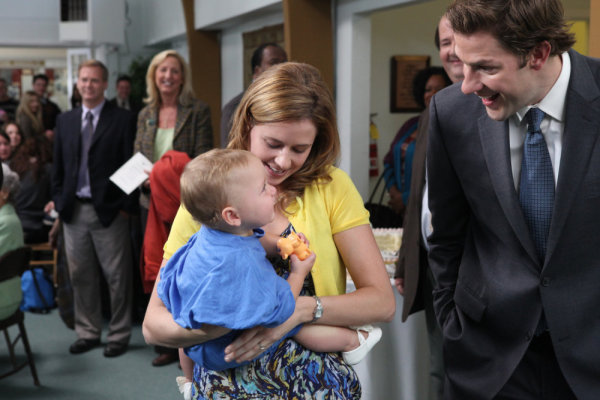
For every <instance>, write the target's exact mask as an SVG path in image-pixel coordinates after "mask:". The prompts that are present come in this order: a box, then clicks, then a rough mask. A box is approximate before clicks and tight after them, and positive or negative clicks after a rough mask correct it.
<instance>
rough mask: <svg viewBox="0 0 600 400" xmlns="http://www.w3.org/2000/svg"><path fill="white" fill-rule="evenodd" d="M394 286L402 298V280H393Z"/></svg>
mask: <svg viewBox="0 0 600 400" xmlns="http://www.w3.org/2000/svg"><path fill="white" fill-rule="evenodd" d="M394 285H395V286H396V289H397V290H398V293H400V294H401V295H402V296H404V278H396V279H394Z"/></svg>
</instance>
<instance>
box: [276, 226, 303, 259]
mask: <svg viewBox="0 0 600 400" xmlns="http://www.w3.org/2000/svg"><path fill="white" fill-rule="evenodd" d="M277 247H278V248H279V254H280V255H281V258H283V259H284V260H286V259H287V258H288V257H289V256H290V255H292V254H295V255H296V256H297V257H298V258H299V259H300V260H305V259H306V257H308V256H309V255H310V253H311V251H310V249H309V248H308V246H307V245H306V244H305V243H304V242H303V241H302V240H300V237H298V235H296V234H295V233H294V232H291V233H290V234H289V235H288V236H287V237H282V238H280V239H279V240H278V241H277Z"/></svg>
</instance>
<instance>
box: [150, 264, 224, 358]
mask: <svg viewBox="0 0 600 400" xmlns="http://www.w3.org/2000/svg"><path fill="white" fill-rule="evenodd" d="M166 262H167V260H165V259H163V262H162V264H161V268H162V267H163V266H164V265H165V264H166ZM159 280H160V272H159V275H158V277H157V278H156V283H155V284H154V289H152V295H151V296H150V301H149V303H148V308H147V309H146V316H145V317H144V323H143V325H142V333H143V334H144V339H145V340H146V343H148V344H154V345H159V346H166V347H188V346H192V345H195V344H198V343H204V342H206V341H208V340H211V339H214V338H217V337H219V336H223V335H224V334H226V333H227V332H229V329H227V328H223V327H220V326H214V325H208V324H205V325H203V328H202V329H185V328H183V327H181V326H179V325H178V324H177V323H176V322H175V321H174V320H173V317H172V316H171V313H170V312H169V310H167V307H165V305H164V303H163V302H162V300H161V299H160V297H158V293H157V292H156V287H157V285H158V282H159Z"/></svg>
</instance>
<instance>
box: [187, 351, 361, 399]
mask: <svg viewBox="0 0 600 400" xmlns="http://www.w3.org/2000/svg"><path fill="white" fill-rule="evenodd" d="M360 397H361V389H360V382H359V381H358V376H357V375H356V373H355V372H354V370H353V369H352V367H350V366H349V365H347V364H345V363H344V361H343V360H342V357H341V355H340V354H339V353H316V352H313V351H310V350H308V349H306V348H305V347H303V346H301V345H300V344H298V343H296V342H295V341H294V340H292V339H287V340H284V341H282V342H281V343H280V345H279V347H278V348H277V349H276V350H275V351H273V352H271V354H267V355H265V356H263V357H261V358H259V359H256V360H254V361H252V362H251V363H249V364H245V365H243V366H241V367H238V368H234V369H228V370H225V371H210V370H207V369H204V368H202V367H199V366H198V365H196V366H195V367H194V395H193V398H194V399H206V400H217V399H218V400H225V399H269V400H304V399H307V400H308V399H322V400H359V399H360Z"/></svg>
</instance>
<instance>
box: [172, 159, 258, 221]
mask: <svg viewBox="0 0 600 400" xmlns="http://www.w3.org/2000/svg"><path fill="white" fill-rule="evenodd" d="M253 157H255V156H254V155H252V153H250V152H249V151H241V150H232V149H213V150H210V151H207V152H206V153H202V154H201V155H199V156H197V157H196V158H194V159H193V160H192V161H190V162H189V163H187V165H186V166H185V169H184V170H183V173H182V174H181V179H180V184H181V185H180V186H181V202H182V203H183V206H184V207H185V208H186V209H187V210H188V211H189V213H190V214H191V215H192V217H194V219H195V220H197V221H198V222H200V223H201V224H202V225H206V226H208V227H210V228H216V229H218V228H219V227H220V226H221V225H222V224H223V218H222V216H221V211H222V210H223V208H225V207H226V206H227V205H228V204H227V203H228V200H229V197H228V193H230V192H231V187H232V186H233V185H243V183H242V182H239V181H238V180H236V179H235V176H234V174H235V171H237V170H240V169H241V168H244V167H246V166H247V165H248V164H249V163H250V160H251V159H252V158H253Z"/></svg>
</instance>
